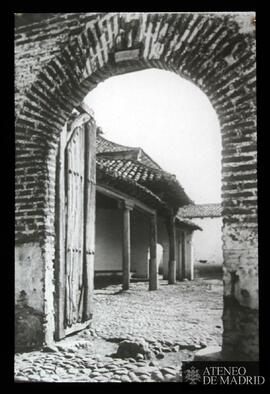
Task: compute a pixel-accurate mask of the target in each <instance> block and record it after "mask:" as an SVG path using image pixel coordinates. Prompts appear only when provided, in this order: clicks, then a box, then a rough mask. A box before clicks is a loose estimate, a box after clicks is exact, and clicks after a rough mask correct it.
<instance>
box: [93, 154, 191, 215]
mask: <svg viewBox="0 0 270 394" xmlns="http://www.w3.org/2000/svg"><path fill="white" fill-rule="evenodd" d="M97 165H98V166H99V168H103V169H104V168H105V169H107V171H108V172H110V173H112V174H114V176H115V177H120V178H121V179H122V180H132V181H134V182H135V183H137V184H140V185H141V186H144V187H146V188H147V189H149V190H151V192H152V193H154V194H155V195H157V196H159V198H161V199H162V200H163V201H165V202H166V203H167V204H168V205H169V206H171V207H172V208H177V207H179V205H181V203H182V204H185V203H192V201H191V200H190V198H189V197H188V196H187V194H186V193H185V191H184V189H183V188H182V186H181V185H180V183H179V182H178V181H177V179H176V177H175V176H174V175H172V174H170V173H168V172H165V171H163V170H159V169H153V168H150V167H148V166H146V165H144V164H142V163H141V162H138V161H133V160H123V159H118V160H109V159H103V158H102V157H100V156H99V157H97Z"/></svg>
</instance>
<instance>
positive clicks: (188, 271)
mask: <svg viewBox="0 0 270 394" xmlns="http://www.w3.org/2000/svg"><path fill="white" fill-rule="evenodd" d="M193 271H194V269H193V253H192V233H186V264H185V277H186V279H188V280H193V279H194V272H193Z"/></svg>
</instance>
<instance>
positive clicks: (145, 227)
mask: <svg viewBox="0 0 270 394" xmlns="http://www.w3.org/2000/svg"><path fill="white" fill-rule="evenodd" d="M130 223H131V271H134V272H136V274H138V275H142V276H144V277H146V278H148V276H149V254H148V249H149V231H150V227H149V225H150V222H149V217H148V216H147V215H145V214H144V213H142V212H139V211H136V210H133V211H132V213H131V221H130Z"/></svg>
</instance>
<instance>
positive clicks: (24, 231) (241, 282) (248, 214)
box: [15, 13, 258, 360]
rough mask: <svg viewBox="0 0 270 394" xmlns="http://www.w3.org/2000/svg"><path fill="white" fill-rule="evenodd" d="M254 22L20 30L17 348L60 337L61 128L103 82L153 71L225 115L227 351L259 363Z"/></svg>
mask: <svg viewBox="0 0 270 394" xmlns="http://www.w3.org/2000/svg"><path fill="white" fill-rule="evenodd" d="M254 20H255V16H254V14H253V13H239V14H233V13H232V14H230V13H226V14H200V13H196V14H188V13H179V14H178V13H158V14H157V13H100V14H99V13H61V14H59V15H58V16H53V17H49V18H47V19H44V20H42V21H40V22H36V23H33V24H30V25H25V26H21V27H18V28H16V31H15V68H16V70H15V82H16V87H15V106H16V305H17V308H16V322H17V330H18V337H17V342H18V344H19V345H22V346H23V345H26V346H28V347H31V346H36V345H39V344H43V343H49V342H51V341H52V340H53V333H54V325H55V310H54V291H55V285H56V286H57V282H56V283H55V278H54V260H55V169H56V157H57V146H58V142H59V133H60V130H61V128H62V126H63V125H64V123H65V121H66V119H67V117H68V115H69V114H70V112H71V110H72V109H73V108H74V107H76V106H77V105H78V104H79V103H80V102H81V101H82V99H83V98H84V96H85V95H86V94H87V93H88V92H89V91H90V90H91V89H93V88H94V87H96V86H97V84H98V83H99V82H101V81H103V80H105V79H106V78H109V77H110V76H113V75H117V74H121V73H125V72H129V71H136V70H140V69H144V68H149V67H155V68H161V69H164V70H170V71H172V72H175V73H177V74H178V75H179V76H181V77H183V78H186V79H188V80H190V81H192V82H193V83H195V84H196V85H197V86H198V87H199V88H201V89H202V91H203V92H204V93H205V94H206V95H207V96H208V98H209V100H210V101H211V103H212V105H213V107H214V109H215V110H216V112H217V114H218V118H219V122H220V127H221V134H222V207H223V213H222V215H223V254H224V266H223V269H224V313H223V323H224V334H223V347H222V348H223V355H224V357H227V358H228V359H231V358H232V357H233V355H235V354H236V355H237V357H238V359H239V357H240V358H241V359H242V360H246V359H253V360H256V359H258V256H257V197H256V195H257V185H256V180H257V176H256V60H255V56H256V42H255V23H254ZM128 49H137V51H135V52H134V54H135V55H134V57H133V58H129V57H128V59H127V60H122V61H117V62H116V58H115V55H114V54H115V52H116V51H121V50H122V51H125V50H128ZM29 331H33V332H32V334H33V335H32V334H31V335H29ZM19 333H20V334H19ZM34 333H35V334H34ZM29 338H34V341H32V340H29Z"/></svg>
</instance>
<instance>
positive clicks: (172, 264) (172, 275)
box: [168, 215, 176, 285]
mask: <svg viewBox="0 0 270 394" xmlns="http://www.w3.org/2000/svg"><path fill="white" fill-rule="evenodd" d="M168 235H169V264H168V284H169V285H172V284H174V283H176V257H175V244H176V240H175V217H174V216H173V215H171V216H170V217H169V220H168Z"/></svg>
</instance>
